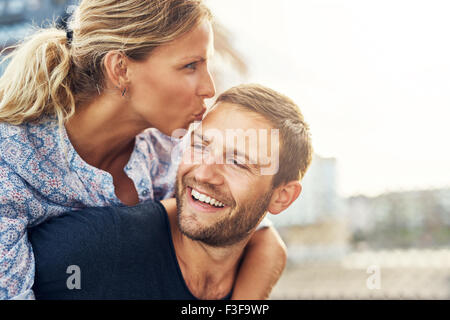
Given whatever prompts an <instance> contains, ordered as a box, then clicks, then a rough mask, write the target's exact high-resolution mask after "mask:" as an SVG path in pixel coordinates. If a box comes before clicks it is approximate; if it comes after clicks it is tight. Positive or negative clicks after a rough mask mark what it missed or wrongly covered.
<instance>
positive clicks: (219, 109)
mask: <svg viewBox="0 0 450 320" xmlns="http://www.w3.org/2000/svg"><path fill="white" fill-rule="evenodd" d="M202 126H203V127H209V128H216V129H221V130H227V129H242V130H247V129H250V128H255V129H258V128H261V127H265V128H267V129H270V128H271V127H272V125H271V124H270V123H269V121H268V120H266V119H265V118H264V117H263V116H262V115H260V114H258V113H256V112H255V111H251V110H248V109H245V108H244V107H242V106H239V105H237V104H233V103H229V102H218V103H216V104H215V105H214V106H212V108H211V109H210V110H209V111H208V112H207V114H206V115H205V118H204V119H203V121H202Z"/></svg>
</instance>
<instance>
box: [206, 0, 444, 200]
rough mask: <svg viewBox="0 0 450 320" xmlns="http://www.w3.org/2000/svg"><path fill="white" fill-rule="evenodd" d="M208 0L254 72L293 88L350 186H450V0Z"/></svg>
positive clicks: (318, 145)
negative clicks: (449, 141)
mask: <svg viewBox="0 0 450 320" xmlns="http://www.w3.org/2000/svg"><path fill="white" fill-rule="evenodd" d="M208 4H209V6H210V7H211V8H212V10H213V12H214V14H215V16H216V17H217V18H218V20H219V21H221V22H222V23H223V24H225V25H226V26H227V27H228V29H229V30H230V31H231V32H232V34H233V39H234V41H235V44H236V46H237V48H238V49H239V51H240V52H242V54H243V55H244V57H246V59H247V62H248V63H249V64H250V70H251V74H250V76H249V78H248V79H245V80H246V81H247V82H259V83H261V84H264V85H267V86H270V87H272V88H274V89H276V90H278V91H281V92H283V93H285V94H287V95H288V96H290V97H291V98H293V99H294V100H295V101H296V102H297V104H299V106H300V107H301V110H302V112H303V114H304V116H305V118H306V120H307V121H308V122H309V124H310V126H311V130H312V135H313V143H314V148H315V151H316V153H318V154H319V155H321V156H326V157H335V158H337V161H338V192H339V193H340V194H341V195H350V194H355V193H365V194H369V195H374V194H378V193H381V192H385V191H391V190H397V189H408V190H409V189H416V188H433V187H442V186H450V148H449V147H448V144H447V140H448V139H449V138H450V129H449V125H448V122H449V121H450V39H449V37H450V19H449V18H448V17H449V16H450V1H448V0H377V1H369V0H277V1H273V0H227V1H223V0H209V1H208ZM233 84H235V83H230V85H233Z"/></svg>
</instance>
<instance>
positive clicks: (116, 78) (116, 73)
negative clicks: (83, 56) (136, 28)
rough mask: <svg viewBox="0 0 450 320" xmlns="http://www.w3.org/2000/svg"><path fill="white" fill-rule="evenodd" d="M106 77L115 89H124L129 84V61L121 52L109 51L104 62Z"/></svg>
mask: <svg viewBox="0 0 450 320" xmlns="http://www.w3.org/2000/svg"><path fill="white" fill-rule="evenodd" d="M103 64H104V67H105V71H106V77H107V80H108V82H110V83H111V84H112V85H113V86H114V87H116V88H118V89H123V87H124V86H126V85H127V84H128V83H129V76H128V59H127V58H126V56H125V54H123V53H122V52H120V51H117V50H113V51H109V52H108V53H107V54H106V55H105V58H104V60H103Z"/></svg>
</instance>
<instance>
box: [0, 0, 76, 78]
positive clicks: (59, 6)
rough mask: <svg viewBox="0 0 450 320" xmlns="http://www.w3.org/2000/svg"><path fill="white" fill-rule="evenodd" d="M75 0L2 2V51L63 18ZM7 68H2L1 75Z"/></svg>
mask: <svg viewBox="0 0 450 320" xmlns="http://www.w3.org/2000/svg"><path fill="white" fill-rule="evenodd" d="M74 2H75V0H0V50H3V49H4V48H6V47H9V46H12V45H14V44H16V43H17V42H19V41H21V40H23V38H25V37H26V36H28V35H30V34H31V33H32V32H33V31H34V30H35V28H36V27H42V26H45V25H46V24H49V23H51V22H53V21H56V20H57V19H58V17H60V16H62V15H63V14H64V13H65V12H66V9H67V7H68V6H69V5H71V4H73V3H74ZM5 67H6V66H5V65H1V66H0V74H2V73H3V70H4V68H5Z"/></svg>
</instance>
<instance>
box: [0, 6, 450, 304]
mask: <svg viewBox="0 0 450 320" xmlns="http://www.w3.org/2000/svg"><path fill="white" fill-rule="evenodd" d="M206 2H207V4H208V5H209V6H210V8H211V9H212V11H213V13H214V15H215V17H216V23H215V31H216V40H215V41H216V43H215V45H216V51H217V52H216V56H215V58H214V61H213V65H212V71H213V74H214V78H215V81H216V85H217V91H218V93H220V92H221V91H223V90H225V89H227V88H228V87H230V86H233V85H236V84H239V83H243V82H258V83H261V84H264V85H266V86H269V87H272V88H273V89H276V90H277V91H280V92H282V93H284V94H286V95H288V96H289V97H291V98H292V99H293V100H294V101H295V102H296V103H297V104H298V105H299V106H300V108H301V111H302V113H303V115H304V116H305V119H306V121H307V122H308V123H309V124H310V127H311V132H312V138H313V146H314V149H315V155H314V159H313V163H312V165H311V167H310V169H309V171H308V172H307V174H306V176H305V178H304V180H303V192H302V194H301V195H300V197H299V199H298V200H297V201H295V202H294V204H293V205H292V206H291V207H290V208H289V209H288V210H286V211H285V212H283V213H281V214H279V215H277V216H271V219H272V221H273V222H274V224H275V225H276V227H277V229H278V230H279V232H280V233H281V235H282V237H283V239H284V241H285V242H286V245H287V247H288V255H289V260H288V265H287V268H286V270H285V272H284V274H283V276H282V278H281V279H280V281H279V282H278V284H277V285H276V287H275V288H274V290H273V292H272V295H271V299H450V165H449V164H450V148H448V147H446V141H447V140H448V139H449V138H450V128H449V125H448V121H449V118H450V59H449V57H450V41H448V31H449V30H450V19H448V16H449V15H450V2H448V1H446V0H427V1H425V0H389V1H388V0H379V1H368V0H278V1H269V0H227V1H223V0H206ZM74 4H76V1H70V0H69V1H65V0H59V1H58V0H0V47H2V48H5V47H7V46H9V45H13V44H15V43H17V42H18V41H20V40H21V39H23V37H24V36H26V35H27V34H29V33H31V32H33V26H43V25H45V24H46V23H48V22H49V21H53V20H56V19H57V17H59V16H61V15H63V14H64V13H65V12H67V10H68V11H70V10H71V9H70V6H71V5H74ZM68 8H69V9H68ZM0 72H1V70H0Z"/></svg>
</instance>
